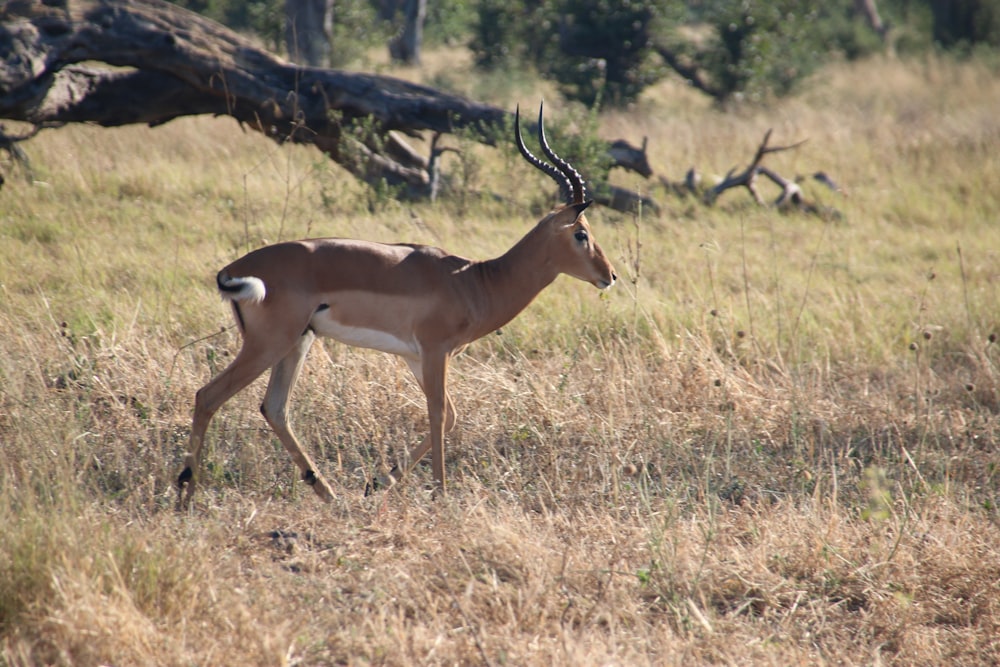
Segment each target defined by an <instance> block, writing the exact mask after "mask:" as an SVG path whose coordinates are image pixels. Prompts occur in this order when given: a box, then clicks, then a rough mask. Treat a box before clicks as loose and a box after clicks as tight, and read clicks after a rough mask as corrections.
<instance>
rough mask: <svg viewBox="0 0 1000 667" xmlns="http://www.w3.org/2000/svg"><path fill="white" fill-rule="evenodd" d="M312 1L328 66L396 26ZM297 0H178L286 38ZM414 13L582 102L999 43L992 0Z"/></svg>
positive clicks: (753, 99)
mask: <svg viewBox="0 0 1000 667" xmlns="http://www.w3.org/2000/svg"><path fill="white" fill-rule="evenodd" d="M304 1H310V0H304ZM311 1H313V2H325V3H326V7H327V9H328V11H329V12H331V16H332V21H331V23H332V29H331V30H330V31H329V33H328V34H329V40H330V42H331V44H332V54H333V55H332V57H331V61H330V62H329V63H328V64H329V65H330V66H333V67H349V66H352V65H356V64H357V63H358V62H359V60H360V59H361V58H362V56H363V54H364V53H366V52H368V51H370V50H371V49H373V48H378V47H379V45H384V44H386V43H387V42H388V41H389V40H390V39H391V38H392V36H393V35H394V34H398V33H399V31H400V27H399V26H398V25H394V22H396V21H398V20H399V17H398V14H399V12H398V10H397V8H396V6H395V5H393V4H391V3H392V2H393V0H311ZM404 1H405V0H404ZM411 1H422V0H411ZM294 2H295V0H178V3H177V4H180V5H182V6H185V7H187V8H189V9H192V10H194V11H197V12H199V13H202V14H204V15H206V16H208V17H210V18H212V19H215V20H217V21H219V22H221V23H223V24H225V25H227V26H229V27H231V28H234V29H237V30H240V31H243V32H249V33H253V34H256V35H257V36H258V37H259V38H260V39H261V40H263V41H264V42H265V44H266V45H267V46H268V47H269V48H271V49H273V50H274V51H277V52H282V51H283V50H284V45H283V40H284V38H285V16H286V14H287V13H288V12H289V11H290V8H291V7H292V5H293V3H294ZM396 4H399V3H398V2H397V3H396ZM387 5H388V11H387ZM873 10H874V14H873ZM387 17H388V18H387ZM423 17H424V19H423V21H424V23H423V37H422V39H423V42H424V43H425V44H426V45H427V46H430V47H434V46H455V47H467V48H468V49H470V50H471V52H472V54H473V58H474V61H475V63H476V66H477V67H478V68H480V69H481V70H483V71H505V70H517V71H532V72H535V73H537V74H539V75H540V76H542V77H545V78H547V79H550V80H552V81H553V82H555V84H556V86H557V88H558V89H559V91H560V92H561V94H562V95H564V96H565V97H566V98H567V99H570V100H576V101H579V102H582V103H584V104H586V105H588V106H593V105H595V104H597V103H598V102H600V103H601V104H602V105H604V106H609V107H622V106H627V105H628V104H631V103H633V102H635V101H636V100H637V99H638V98H639V96H640V95H641V94H642V92H643V90H644V89H645V88H647V87H648V86H650V85H652V84H654V83H656V82H657V81H659V80H661V79H662V78H664V77H667V76H681V77H683V78H685V79H686V80H687V81H688V82H690V83H691V85H693V86H695V87H696V88H698V89H699V90H701V91H703V92H704V93H705V94H706V95H709V96H711V97H712V98H713V99H714V100H715V101H717V102H718V103H719V104H720V105H723V106H726V105H733V104H745V103H755V104H759V103H766V102H767V101H768V100H769V99H773V98H774V97H778V96H783V95H786V94H789V93H790V92H792V91H794V90H795V89H796V86H798V85H800V84H801V83H802V82H803V81H804V80H805V79H806V78H807V77H808V76H809V75H810V74H812V73H814V72H815V71H816V70H817V69H818V68H819V67H821V66H822V65H823V64H824V63H826V62H828V61H831V60H836V59H842V60H843V59H846V60H857V59H863V58H865V57H868V56H871V55H873V54H878V53H892V54H895V55H898V56H902V57H906V56H915V55H919V54H921V53H926V52H928V51H946V52H950V53H954V54H955V55H956V57H962V58H965V57H977V56H984V57H996V52H997V49H998V47H1000V2H997V0H829V1H828V2H824V3H815V2H801V1H798V0H430V1H429V2H426V8H425V12H424V13H423ZM873 18H874V20H873Z"/></svg>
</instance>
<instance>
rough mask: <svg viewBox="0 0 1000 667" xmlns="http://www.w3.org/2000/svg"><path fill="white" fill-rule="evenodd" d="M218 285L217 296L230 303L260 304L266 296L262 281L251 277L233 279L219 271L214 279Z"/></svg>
mask: <svg viewBox="0 0 1000 667" xmlns="http://www.w3.org/2000/svg"><path fill="white" fill-rule="evenodd" d="M216 282H217V283H218V285H219V294H220V295H222V298H223V299H229V300H230V301H249V302H250V303H260V302H261V301H263V300H264V297H265V296H267V288H266V287H265V286H264V281H263V280H261V279H260V278H255V277H253V276H246V277H243V278H233V277H231V276H229V275H228V274H226V272H225V271H220V272H219V275H218V276H217V277H216Z"/></svg>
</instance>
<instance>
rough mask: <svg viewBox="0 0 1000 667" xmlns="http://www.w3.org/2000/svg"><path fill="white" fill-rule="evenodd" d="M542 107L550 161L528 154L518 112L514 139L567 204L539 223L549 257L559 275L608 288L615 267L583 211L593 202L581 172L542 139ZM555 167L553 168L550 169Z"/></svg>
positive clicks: (540, 117) (539, 131)
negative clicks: (545, 234) (549, 249)
mask: <svg viewBox="0 0 1000 667" xmlns="http://www.w3.org/2000/svg"><path fill="white" fill-rule="evenodd" d="M543 111H544V106H543V105H540V106H539V108H538V142H539V143H540V144H541V146H542V151H543V152H544V153H545V156H546V157H547V158H548V159H549V160H551V161H552V162H553V164H549V163H547V162H544V161H543V160H540V159H539V158H537V157H535V156H534V155H532V154H531V151H529V150H528V148H527V147H526V146H525V145H524V139H523V137H522V136H521V109H520V107H518V108H517V110H516V111H515V112H514V138H515V139H516V141H517V148H518V150H520V151H521V155H523V156H524V159H525V160H527V161H528V163H529V164H531V165H533V166H534V167H536V168H538V169H540V170H541V171H542V172H544V173H545V174H547V175H548V176H549V177H550V178H552V180H554V181H555V182H556V183H558V184H559V192H560V194H561V195H562V197H563V200H564V201H565V202H566V203H565V204H562V205H561V206H559V207H558V208H556V209H555V210H554V211H552V212H551V213H549V214H548V215H547V216H545V218H543V219H542V221H541V222H540V223H539V227H542V226H545V227H546V228H547V230H548V232H549V233H550V235H551V236H550V242H551V245H552V246H553V251H552V253H551V256H552V257H553V258H554V261H555V262H556V264H557V266H558V268H559V272H560V273H565V274H566V275H569V276H573V277H574V278H578V279H579V280H582V281H584V282H588V283H590V284H592V285H593V286H594V287H597V288H598V289H607V288H608V287H611V286H612V285H614V284H615V280H617V276H616V275H615V270H614V267H612V266H611V262H609V261H608V258H607V257H606V256H605V255H604V250H602V249H601V246H600V244H598V243H597V239H595V238H594V234H593V232H592V231H591V229H590V223H589V222H587V216H586V215H584V210H585V209H586V208H587V207H588V206H590V205H591V204H592V203H593V200H588V199H587V198H586V197H587V191H586V188H585V187H584V183H583V178H582V177H581V176H580V173H579V172H578V171H577V170H576V169H574V168H573V166H572V165H570V164H569V163H568V162H566V161H565V160H563V159H562V158H561V157H559V156H558V155H556V153H555V151H553V150H552V149H551V148H550V147H549V143H548V141H546V139H545V126H544V124H543ZM553 165H554V166H553Z"/></svg>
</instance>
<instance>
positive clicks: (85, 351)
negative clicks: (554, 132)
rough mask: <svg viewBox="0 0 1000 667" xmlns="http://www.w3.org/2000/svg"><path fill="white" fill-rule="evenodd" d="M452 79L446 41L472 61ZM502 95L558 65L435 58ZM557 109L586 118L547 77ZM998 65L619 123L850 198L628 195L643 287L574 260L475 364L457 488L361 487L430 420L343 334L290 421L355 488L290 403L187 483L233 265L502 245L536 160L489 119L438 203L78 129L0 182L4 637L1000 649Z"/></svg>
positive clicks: (230, 412)
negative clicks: (197, 484) (762, 163)
mask: <svg viewBox="0 0 1000 667" xmlns="http://www.w3.org/2000/svg"><path fill="white" fill-rule="evenodd" d="M442 71H445V70H444V68H442ZM404 74H405V75H406V76H409V77H411V78H419V77H421V76H426V77H430V80H432V81H433V82H436V83H437V84H439V85H444V84H447V85H454V86H455V87H456V88H458V89H460V90H464V91H466V92H468V93H469V94H474V95H476V96H478V97H488V98H490V99H491V100H492V101H494V102H496V103H499V104H502V105H504V106H508V107H512V106H513V104H514V103H515V102H517V101H520V102H522V103H524V104H526V105H528V106H530V105H531V104H533V100H536V99H537V97H538V95H539V92H540V88H538V87H537V86H536V84H533V83H530V82H523V81H517V80H505V81H492V82H491V81H475V80H474V79H473V78H472V77H465V76H464V75H463V73H462V68H461V67H458V68H457V69H456V68H455V67H452V68H451V70H450V71H447V74H446V75H443V74H440V73H439V74H434V73H433V72H431V73H429V74H427V73H418V72H413V71H411V72H405V73H404ZM549 107H550V112H549V113H550V114H551V116H552V117H554V118H567V117H570V116H572V114H573V110H571V109H568V108H560V107H559V105H558V104H553V103H550V104H549ZM998 107H1000V80H998V79H997V78H996V77H995V76H994V75H993V73H992V72H991V71H990V70H989V68H988V67H986V66H983V65H978V64H975V63H966V64H955V63H950V62H944V61H939V60H928V61H921V62H896V61H886V62H876V63H869V64H866V65H864V66H860V65H859V66H838V67H834V68H832V69H830V70H827V71H825V72H824V73H823V74H822V75H821V77H820V78H818V79H817V80H816V81H815V83H814V84H813V86H812V87H811V88H810V89H809V90H806V91H805V92H803V93H802V94H800V95H799V96H798V97H796V98H794V99H791V100H787V101H785V102H782V103H780V104H779V105H777V106H775V107H773V108H771V109H768V110H761V111H755V112H748V113H744V114H739V115H723V114H720V113H718V112H716V111H714V110H712V109H711V108H710V107H708V105H706V104H705V103H704V102H703V101H702V100H700V99H698V98H697V97H696V95H695V94H694V93H693V92H691V91H688V90H686V89H684V88H682V87H680V86H678V85H675V84H664V85H663V86H661V87H659V88H657V89H656V90H653V91H651V92H650V94H649V95H648V96H647V97H646V98H645V99H644V100H643V101H642V102H641V103H640V104H638V105H637V106H636V108H634V109H632V110H629V111H628V112H627V113H625V112H616V113H609V114H607V115H606V116H604V117H603V118H602V120H601V133H602V134H603V135H605V136H607V137H609V138H618V137H626V138H629V139H631V140H632V141H634V142H638V141H640V140H641V137H642V136H643V135H646V136H648V137H649V141H650V152H651V157H652V161H653V165H654V168H655V169H656V170H657V171H658V172H659V173H661V174H662V175H664V176H666V177H668V178H670V179H672V180H676V179H679V178H680V177H681V176H682V174H683V173H684V171H686V169H687V168H688V167H689V166H692V165H694V166H697V167H698V168H699V169H700V170H701V171H702V172H704V173H705V174H706V178H709V179H711V178H713V177H718V176H720V175H722V174H724V173H725V172H726V171H727V170H728V169H729V168H730V167H733V166H738V165H740V164H742V163H745V161H746V160H747V159H749V157H750V156H751V154H752V153H753V150H754V149H755V148H756V145H757V142H759V140H760V138H761V137H762V136H763V133H764V132H765V131H766V130H767V129H768V128H772V127H773V128H774V139H773V141H774V142H775V143H779V144H781V143H786V144H787V143H792V142H794V141H798V140H801V139H808V142H807V143H806V144H805V145H804V146H802V147H801V148H799V149H797V150H796V151H793V152H789V153H782V154H780V155H775V156H772V157H770V158H768V164H770V165H771V166H773V167H774V168H776V169H777V170H778V171H780V172H782V173H784V174H786V175H795V174H803V175H808V174H811V173H812V172H814V171H818V170H823V171H826V172H827V173H829V174H830V175H832V176H833V177H834V178H835V179H836V180H837V181H838V182H840V183H841V184H842V185H843V186H844V188H845V190H846V191H847V194H846V195H841V194H836V193H833V192H830V191H824V190H822V189H820V186H818V185H815V184H813V183H812V182H811V181H807V182H806V183H805V184H804V185H805V186H806V187H807V192H808V194H809V195H810V196H812V197H813V198H816V199H818V200H819V201H820V203H821V204H823V205H825V206H830V207H834V208H836V209H837V211H838V215H836V216H830V217H829V219H825V220H821V219H818V218H816V217H807V216H798V215H781V214H778V213H775V212H774V211H771V210H762V209H760V208H758V207H756V206H754V205H752V204H751V203H750V202H749V200H748V197H747V196H746V195H745V193H742V192H732V193H727V194H726V195H725V196H724V197H723V198H722V200H721V201H720V202H719V204H718V205H717V206H716V207H715V208H711V209H709V208H705V207H703V206H701V205H699V204H697V203H696V202H694V201H691V200H680V199H674V198H671V196H670V195H669V194H667V193H666V192H664V191H663V190H662V189H660V188H658V187H657V186H654V185H652V181H650V182H645V181H640V180H638V179H636V178H635V177H629V176H616V178H617V179H618V182H619V183H621V184H623V185H627V186H629V187H635V188H640V189H646V190H650V191H651V194H652V195H653V196H654V197H657V198H658V199H659V201H660V202H661V203H662V204H663V210H662V212H661V213H660V214H658V215H652V214H649V213H648V212H647V213H645V214H643V215H642V216H638V217H633V216H623V215H620V214H615V213H612V212H610V211H607V210H595V211H594V212H593V214H592V215H590V216H589V217H590V219H591V222H592V224H593V225H594V230H595V234H596V235H597V236H598V238H599V240H600V241H601V243H602V245H603V246H604V248H605V250H606V251H608V252H609V255H610V257H611V258H612V259H613V261H614V262H615V263H616V266H617V269H618V273H619V276H620V277H621V281H620V284H619V285H618V286H617V287H616V288H615V289H614V290H612V292H611V293H610V294H608V295H604V296H602V295H599V294H598V293H597V292H596V291H595V290H594V289H593V288H591V287H590V286H588V285H583V284H581V283H578V282H576V281H573V280H572V279H569V278H561V279H559V280H558V281H557V282H556V283H555V285H553V286H552V287H551V288H550V289H549V290H548V291H547V292H545V293H544V294H543V295H542V296H541V297H540V298H539V299H538V301H536V303H535V304H533V305H532V306H531V307H529V309H528V310H527V311H525V313H523V314H522V316H521V317H520V318H518V319H517V320H515V321H514V322H513V323H512V324H511V325H510V326H508V327H506V328H505V329H504V331H503V333H502V335H500V336H489V337H487V338H486V339H484V340H482V341H480V342H479V343H477V344H475V345H473V346H472V347H471V348H470V349H469V351H468V352H467V353H466V354H465V355H463V356H462V357H461V358H460V359H459V360H458V361H457V362H456V363H455V364H453V366H452V375H451V381H452V387H453V394H454V396H455V398H456V402H457V407H458V410H459V426H458V428H457V429H456V431H455V432H454V435H453V437H451V438H450V439H449V452H450V457H449V461H448V464H449V469H450V470H449V474H450V480H451V481H452V486H451V489H450V490H451V492H450V494H449V496H448V497H447V498H444V499H438V500H432V499H431V498H430V497H429V495H428V492H427V491H425V485H426V484H427V483H428V481H429V479H430V474H429V470H426V469H423V468H421V469H418V470H417V472H416V474H415V475H414V476H413V477H411V478H408V480H407V481H406V483H405V484H403V485H402V486H401V487H398V488H396V489H393V490H392V491H391V492H389V493H385V494H382V495H379V496H376V497H373V498H363V497H362V494H361V491H362V490H363V488H364V485H365V481H366V479H367V478H369V477H370V476H371V475H373V474H375V473H377V472H378V471H379V470H381V469H383V468H384V467H385V466H387V465H391V463H392V462H393V461H394V460H395V459H396V457H397V456H398V455H399V454H400V453H401V452H403V451H404V450H405V449H406V448H407V447H408V446H410V445H412V444H413V443H414V442H415V441H417V440H418V439H419V438H420V436H421V435H422V433H423V430H424V429H425V428H426V415H425V411H424V406H423V400H422V395H421V394H420V391H419V389H418V388H417V387H416V386H415V384H414V383H413V382H412V380H411V379H410V377H409V374H408V371H407V369H406V368H405V365H404V364H402V363H400V362H398V361H396V360H394V359H392V358H389V357H386V356H384V355H379V354H377V353H369V352H366V351H361V350H353V349H350V350H349V349H345V348H343V347H342V346H338V345H333V344H326V345H323V346H315V347H314V349H313V353H312V355H311V357H310V361H309V363H308V365H307V368H306V371H305V373H304V377H303V379H302V381H301V383H300V385H299V388H298V390H297V395H296V400H295V403H294V414H295V420H296V425H297V430H298V432H299V433H300V435H301V436H302V439H303V441H304V442H307V443H308V444H309V448H310V449H311V451H312V452H313V453H314V454H315V455H316V458H317V461H318V463H319V465H321V466H322V468H323V471H324V472H325V473H326V475H327V477H328V478H330V479H331V483H332V484H333V485H334V489H335V490H336V491H337V492H338V500H337V501H336V502H335V503H334V504H333V505H332V506H327V505H321V504H320V503H319V502H318V501H317V500H316V499H315V498H314V497H313V495H312V494H311V492H309V490H308V488H306V487H304V486H303V485H302V484H301V483H299V482H297V481H296V480H297V472H296V471H295V470H294V466H293V465H292V464H291V462H290V461H289V460H288V458H287V456H286V455H285V454H284V451H283V450H282V448H281V446H280V444H279V443H278V442H277V440H276V438H274V437H273V436H272V434H271V433H270V432H269V431H268V430H267V428H266V425H265V424H264V422H263V420H262V419H261V418H260V416H259V414H258V413H257V408H256V406H257V404H258V403H259V401H260V397H261V394H262V390H263V384H262V382H258V383H257V384H255V385H254V386H253V387H252V388H251V389H249V390H247V391H245V392H244V393H243V394H241V395H239V396H238V397H236V398H235V399H233V400H232V401H231V402H230V403H229V404H227V406H226V407H225V408H224V409H223V410H222V411H221V412H220V414H219V415H218V416H217V417H216V419H215V421H214V422H213V425H212V428H211V429H210V431H209V445H208V448H207V449H208V451H207V453H206V456H205V462H204V467H203V471H202V478H203V480H204V484H203V485H202V486H201V488H200V490H199V495H198V496H197V503H196V506H195V508H194V509H193V510H192V511H191V512H190V513H189V514H186V515H178V514H177V513H175V512H174V511H173V501H174V491H173V486H172V485H173V480H174V479H175V478H176V475H177V473H178V472H179V469H180V465H181V457H182V454H183V451H184V448H185V446H186V438H187V430H188V425H189V419H190V408H191V404H192V400H193V396H194V392H195V391H196V390H197V389H198V387H199V386H201V385H202V384H204V383H205V382H206V381H207V380H208V378H209V377H210V376H211V375H212V374H214V373H215V372H217V371H218V370H220V369H221V368H222V367H223V366H224V365H225V363H226V362H227V358H228V357H230V355H232V354H233V352H234V351H235V350H236V349H237V348H238V345H239V339H238V335H237V334H236V332H235V331H234V330H233V329H232V328H230V326H231V322H230V316H229V313H228V310H227V309H226V308H224V307H223V305H222V304H221V303H220V302H219V300H218V297H217V296H216V295H215V291H214V286H213V281H212V276H213V275H214V273H215V271H216V270H217V269H218V268H219V267H220V266H222V265H223V264H225V263H226V262H227V261H229V260H231V259H233V258H235V257H237V256H238V255H239V254H241V253H242V252H244V251H245V250H246V249H248V248H251V247H256V246H258V245H260V244H262V243H265V242H270V241H276V240H279V239H290V238H296V237H303V236H317V235H338V236H357V237H364V238H370V239H375V240H385V241H404V240H405V241H414V242H424V243H432V244H435V245H441V246H443V247H446V248H448V249H449V250H452V251H454V252H456V253H459V254H463V255H467V256H471V257H481V258H485V257H488V256H493V255H496V254H498V253H500V252H502V251H503V250H505V249H506V248H507V247H508V246H509V245H511V244H512V243H513V242H514V241H515V240H517V238H519V236H520V235H521V234H522V233H524V232H525V231H527V229H529V227H530V226H531V225H532V224H533V223H534V221H535V220H536V219H537V218H538V217H540V215H541V214H542V213H543V212H544V211H543V202H546V201H548V198H547V196H546V194H545V193H544V192H543V187H544V183H543V180H544V179H543V178H542V177H540V176H538V175H537V172H534V171H533V170H531V169H530V168H528V167H527V166H526V165H524V164H523V162H521V161H520V160H519V158H517V157H516V156H515V154H514V151H513V150H511V149H510V147H507V150H505V151H497V150H493V149H486V148H479V147H474V146H463V149H464V152H463V156H462V158H461V160H460V159H459V158H456V157H454V156H449V158H448V160H447V161H446V165H445V167H446V169H450V170H451V172H452V173H461V174H462V178H463V179H464V180H463V183H464V185H465V186H466V187H467V188H468V189H469V191H473V190H475V191H482V192H491V193H498V194H501V195H503V197H504V201H503V203H498V202H497V201H494V200H493V199H492V198H489V197H485V198H480V197H476V196H471V195H470V196H468V197H462V198H456V199H453V200H450V201H446V202H443V203H438V204H436V205H429V204H427V205H416V206H409V205H407V206H403V205H400V204H398V203H395V202H393V201H391V200H387V199H378V198H374V199H373V197H372V195H371V194H370V193H367V192H366V191H364V190H362V189H360V188H358V187H357V186H356V185H355V184H353V183H352V182H350V180H349V179H348V177H347V176H345V174H344V173H343V172H340V171H339V170H338V169H337V168H335V167H334V166H332V165H331V164H329V163H328V162H327V161H325V160H324V159H323V158H322V157H320V156H319V155H318V154H317V153H315V152H314V151H310V150H308V149H305V148H292V149H289V148H280V147H277V146H275V145H272V144H270V143H268V142H266V141H265V140H263V139H261V138H260V137H259V136H258V135H256V134H244V133H241V132H240V131H239V128H238V127H237V126H236V125H235V124H233V123H231V122H229V121H226V120H224V119H215V120H211V119H188V120H182V121H175V122H173V123H170V124H168V125H167V126H164V127H161V128H157V129H155V130H149V129H144V128H124V129H121V130H114V131H112V130H101V129H96V128H86V127H75V128H65V129H60V130H57V131H47V132H45V133H43V134H42V135H40V136H39V137H37V138H36V139H34V140H33V141H32V142H31V143H30V144H28V145H27V150H28V152H29V154H30V156H31V158H32V160H33V163H34V168H35V170H36V178H37V179H38V182H36V183H35V184H34V185H28V184H27V183H26V182H24V181H23V180H19V178H18V176H17V172H16V171H11V170H10V169H8V171H7V183H6V185H5V186H4V189H3V191H2V192H0V443H2V445H0V525H2V526H3V530H2V531H0V664H5V665H35V664H60V665H103V664H114V665H195V664H197V665H211V664H248V665H276V664H287V665H293V664H301V665H327V664H330V665H332V664H346V665H367V664H379V665H383V664H384V665H410V664H427V665H437V664H489V665H503V664H510V665H547V664H559V665H608V664H612V665H642V664H681V663H683V664H697V663H728V664H748V663H752V664H782V665H784V664H793V663H810V664H825V663H829V664H941V663H944V662H948V663H950V664H989V663H996V662H998V661H1000V620H998V619H1000V524H998V513H997V509H996V505H997V503H998V502H1000V493H998V482H1000V480H998V475H1000V471H998V463H1000V455H998V448H997V442H998V436H1000V426H998V418H997V413H998V410H1000V393H998V392H1000V386H998V381H1000V376H998V362H1000V359H998V355H1000V352H998V350H997V345H998V343H997V342H996V340H995V339H996V334H997V333H998V330H1000V326H998V325H1000V323H998V318H997V304H998V303H1000V293H998V290H1000V286H998V285H1000V281H998V268H997V267H998V266H1000V262H998V253H1000V224H998V222H1000V220H998V218H1000V189H998V188H997V187H996V184H997V183H1000V158H998V157H997V151H996V148H997V146H998V145H1000V117H998V116H997V114H996V109H997V108H998Z"/></svg>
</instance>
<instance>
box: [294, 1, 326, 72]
mask: <svg viewBox="0 0 1000 667" xmlns="http://www.w3.org/2000/svg"><path fill="white" fill-rule="evenodd" d="M333 1H334V0H285V42H286V44H287V46H288V57H289V58H290V59H291V60H292V62H294V63H298V64H299V65H308V66H309V67H329V65H330V48H331V46H330V40H331V38H332V34H333V23H332V21H333Z"/></svg>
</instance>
